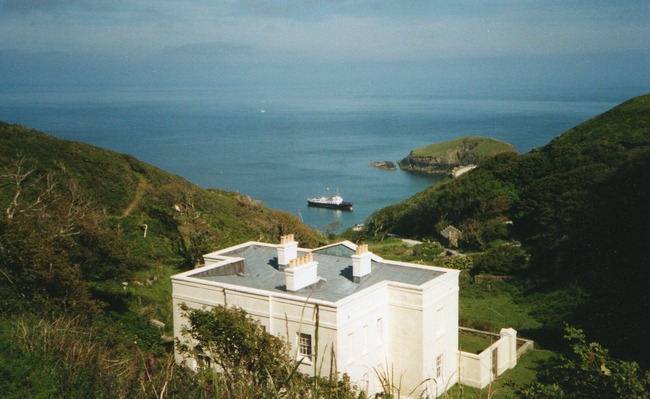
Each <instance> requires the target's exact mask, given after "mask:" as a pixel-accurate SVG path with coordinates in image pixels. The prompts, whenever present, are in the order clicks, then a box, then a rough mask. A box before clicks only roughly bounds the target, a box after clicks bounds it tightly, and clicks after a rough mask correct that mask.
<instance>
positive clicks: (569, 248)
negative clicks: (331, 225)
mask: <svg viewBox="0 0 650 399" xmlns="http://www.w3.org/2000/svg"><path fill="white" fill-rule="evenodd" d="M648 170H650V95H644V96H640V97H637V98H634V99H631V100H629V101H627V102H625V103H623V104H620V105H619V106H617V107H614V108H613V109H611V110H609V111H607V112H605V113H603V114H601V115H598V116H596V117H594V118H592V119H590V120H588V121H586V122H584V123H582V124H580V125H578V126H576V127H575V128H573V129H571V130H569V131H568V132H566V133H564V134H563V135H561V136H559V137H557V138H556V139H554V140H552V141H551V142H550V143H549V144H548V145H546V146H544V147H542V148H539V149H535V150H533V151H531V152H529V153H527V154H524V155H516V154H505V155H500V156H497V157H494V158H492V159H490V160H488V161H486V162H484V163H482V164H481V165H480V166H479V167H478V168H476V169H474V170H473V171H472V172H469V173H467V174H465V175H463V176H461V177H459V178H457V179H446V180H444V181H442V182H441V183H440V184H437V185H435V186H432V187H431V188H429V189H427V190H425V191H423V192H420V193H418V194H416V195H415V196H413V197H412V198H410V199H408V200H405V201H403V202H400V203H397V204H394V205H391V206H389V207H387V208H384V209H381V210H379V211H377V212H375V213H374V214H373V215H372V216H371V217H370V218H369V220H368V221H367V222H366V226H367V229H366V231H365V234H368V235H369V236H374V237H378V238H382V237H387V236H389V235H391V234H396V235H399V236H402V237H413V238H417V237H424V236H436V235H437V234H438V232H439V231H440V230H441V229H443V228H444V227H446V226H447V225H449V224H452V225H454V226H456V227H458V228H459V229H460V230H462V231H463V238H462V239H461V241H460V245H461V246H462V247H463V248H464V249H466V250H467V249H471V250H475V249H478V250H486V254H485V255H482V256H477V259H476V262H477V266H476V268H475V269H474V272H473V273H479V272H484V271H488V272H490V273H496V274H509V273H511V272H513V271H515V272H517V273H518V274H519V277H520V278H521V279H522V280H525V282H524V281H517V282H513V284H527V285H528V288H527V290H528V292H529V294H528V298H530V299H531V300H532V299H533V298H535V297H536V295H535V294H539V295H538V296H540V297H547V298H552V299H553V300H557V301H564V300H565V296H564V294H562V293H563V292H570V291H577V292H579V297H578V298H577V300H569V301H568V302H566V303H565V302H563V303H559V302H552V303H548V304H547V307H548V308H549V309H551V308H552V309H557V310H558V312H556V313H557V315H558V316H556V317H555V318H553V317H551V315H550V314H547V315H545V316H544V317H543V318H544V319H549V321H550V322H551V325H548V326H545V328H547V329H548V330H547V332H548V333H549V334H546V335H550V334H551V333H553V334H555V333H556V332H557V324H558V320H557V318H558V317H560V315H561V317H563V318H564V319H565V320H571V321H573V322H579V323H580V325H581V326H584V327H586V328H589V329H590V331H593V333H594V334H597V335H598V336H597V338H598V340H599V341H600V342H604V343H606V344H607V345H608V347H610V349H611V350H612V351H613V352H614V353H616V354H617V355H622V356H625V357H627V358H634V359H636V360H638V361H639V362H641V363H642V364H643V365H644V366H648V365H649V364H650V363H648V360H647V359H650V346H649V345H647V342H646V341H647V339H646V337H645V336H644V334H643V331H645V327H644V326H645V325H648V324H650V319H649V317H650V316H648V315H650V309H648V306H650V298H648V295H649V294H648V293H649V292H650V286H649V285H648V284H649V283H648V282H649V281H650V278H649V277H648V276H649V274H648V273H649V272H650V269H648V268H647V267H645V265H646V264H647V259H648V258H649V257H650V254H649V253H648V248H649V247H648V245H647V242H646V241H647V237H648V236H650V232H649V231H648V229H649V227H648V226H650V208H648V206H647V204H648V203H650V176H649V172H648ZM494 240H504V241H513V240H516V241H519V242H521V243H522V247H521V248H522V250H523V251H525V254H523V253H520V252H519V251H518V250H515V249H512V248H502V249H493V248H489V245H490V242H492V241H494ZM526 261H527V262H526ZM520 271H521V273H519V272H520ZM552 291H555V292H557V293H558V295H553V294H552V293H551V292H552ZM585 299H586V300H585ZM525 300H529V299H525ZM535 306H536V307H537V305H535ZM540 313H545V312H544V311H543V310H541V307H540ZM546 313H549V312H546ZM550 319H555V320H552V321H551V320H550ZM621 329H622V330H625V331H627V332H628V333H626V335H627V339H625V340H621V339H619V338H618V335H617V334H618V332H619V331H620V330H621Z"/></svg>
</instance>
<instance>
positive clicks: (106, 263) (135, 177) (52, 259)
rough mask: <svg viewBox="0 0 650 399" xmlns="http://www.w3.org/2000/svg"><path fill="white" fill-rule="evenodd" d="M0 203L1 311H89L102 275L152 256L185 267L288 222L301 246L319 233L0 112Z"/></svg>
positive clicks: (272, 235) (119, 273) (155, 263)
mask: <svg viewBox="0 0 650 399" xmlns="http://www.w3.org/2000/svg"><path fill="white" fill-rule="evenodd" d="M0 210H1V211H2V215H1V216H0V272H1V273H0V310H2V311H3V312H8V311H10V309H13V310H20V309H23V308H24V309H33V308H34V307H36V308H42V309H45V310H47V311H51V312H54V313H57V312H60V311H63V312H66V313H69V312H74V311H84V312H90V313H93V312H95V311H96V310H97V309H98V308H97V306H98V305H101V301H97V299H99V298H98V297H97V296H96V294H97V293H96V294H93V290H95V288H93V289H92V290H91V287H97V284H99V285H105V282H106V281H108V280H115V281H119V282H121V281H127V282H128V281H131V280H132V279H133V278H134V276H135V275H134V273H137V272H138V271H146V270H157V269H159V268H160V267H161V265H176V266H174V267H185V268H187V267H192V266H193V265H194V264H195V263H196V262H198V261H199V260H200V256H201V254H203V253H206V252H208V251H210V250H214V249H217V248H219V247H224V246H228V245H232V244H235V243H239V242H242V241H247V240H253V239H254V240H267V241H275V240H278V239H279V236H280V235H281V234H284V233H287V232H292V233H295V234H296V237H297V239H298V240H299V241H301V242H302V243H303V244H304V245H307V246H311V245H316V244H318V243H320V242H321V240H322V238H321V235H320V234H319V233H318V232H316V231H314V230H312V229H310V228H308V227H306V226H305V225H303V224H302V223H300V222H299V221H298V220H297V219H296V218H295V217H293V216H291V215H289V214H287V213H284V212H279V211H275V210H271V209H268V208H266V207H265V206H264V205H263V204H262V203H260V202H258V201H255V200H253V199H251V198H249V197H246V196H242V195H239V194H235V193H231V192H225V191H221V190H206V189H202V188H200V187H198V186H196V185H194V184H192V183H190V182H188V181H186V180H184V179H182V178H180V177H178V176H174V175H171V174H169V173H166V172H163V171H161V170H159V169H157V168H155V167H153V166H151V165H148V164H146V163H144V162H140V161H138V160H137V159H135V158H133V157H132V156H129V155H123V154H118V153H115V152H112V151H107V150H103V149H100V148H97V147H93V146H90V145H86V144H82V143H76V142H69V141H64V140H59V139H56V138H53V137H51V136H48V135H46V134H43V133H40V132H37V131H34V130H31V129H28V128H25V127H23V126H18V125H9V124H6V123H1V122H0ZM181 265H183V266H181ZM178 270H180V269H178ZM158 274H159V273H158ZM100 297H102V295H100ZM102 298H103V297H102ZM104 299H105V298H104ZM73 304H74V305H73Z"/></svg>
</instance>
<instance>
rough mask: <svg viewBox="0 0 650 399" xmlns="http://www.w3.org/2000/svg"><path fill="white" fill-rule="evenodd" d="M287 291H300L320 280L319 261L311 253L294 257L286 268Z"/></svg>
mask: <svg viewBox="0 0 650 399" xmlns="http://www.w3.org/2000/svg"><path fill="white" fill-rule="evenodd" d="M284 275H285V277H286V282H287V291H298V290H299V289H301V288H305V287H308V286H310V285H312V284H315V283H316V282H317V281H318V262H316V261H314V257H313V255H312V254H311V253H308V254H307V255H304V256H301V257H300V258H296V259H293V260H292V261H291V262H289V267H287V268H285V269H284Z"/></svg>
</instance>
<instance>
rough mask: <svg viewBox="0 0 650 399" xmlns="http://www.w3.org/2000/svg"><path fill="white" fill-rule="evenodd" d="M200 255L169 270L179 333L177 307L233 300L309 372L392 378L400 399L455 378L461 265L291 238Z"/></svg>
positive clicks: (436, 391)
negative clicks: (196, 261) (199, 263)
mask: <svg viewBox="0 0 650 399" xmlns="http://www.w3.org/2000/svg"><path fill="white" fill-rule="evenodd" d="M204 260H205V266H203V267H201V268H198V269H194V270H191V271H188V272H184V273H180V274H177V275H175V276H172V287H173V307H174V334H175V336H176V338H178V339H183V337H182V336H181V333H180V332H181V329H182V326H183V325H184V324H185V323H186V320H184V318H183V316H182V313H181V311H180V309H179V305H180V304H182V303H185V304H186V305H188V306H189V307H191V308H202V307H207V308H209V307H211V306H216V305H227V306H237V307H240V308H242V309H244V310H246V311H247V312H248V313H249V314H250V315H252V316H253V317H255V318H257V319H258V320H259V321H260V322H261V324H262V325H263V326H264V328H265V329H266V331H267V332H269V333H271V334H275V335H277V336H280V337H283V338H285V339H286V340H288V342H289V343H290V344H291V345H292V348H293V350H294V353H295V356H296V358H302V359H303V363H302V365H301V366H300V367H301V371H303V372H305V373H308V374H313V372H314V368H316V369H317V370H318V372H319V373H320V374H321V375H329V373H330V368H331V367H335V371H337V372H339V373H347V374H348V375H349V376H350V378H351V380H352V381H354V382H355V383H357V384H358V385H359V387H360V388H361V389H367V390H368V392H369V393H370V394H373V393H376V392H380V391H381V385H380V383H379V376H384V375H391V376H392V380H393V383H394V384H395V385H396V386H399V387H400V394H401V395H403V396H407V395H409V394H413V395H415V396H419V395H420V393H422V392H423V391H426V392H427V393H428V394H429V395H431V396H438V395H440V394H441V393H443V392H444V391H445V390H447V389H448V388H449V387H451V386H452V385H454V384H455V383H456V382H458V381H459V377H460V374H461V370H460V367H461V364H460V352H459V350H458V274H459V272H458V271H456V270H453V269H446V268H439V267H433V266H420V265H415V264H411V263H404V262H394V261H388V260H384V259H382V258H381V257H379V256H377V255H375V254H372V253H371V252H368V248H367V245H356V244H354V243H351V242H349V241H343V242H340V243H338V244H333V245H328V246H325V247H321V248H316V249H312V250H309V249H303V248H299V247H298V243H297V242H296V241H294V238H293V235H287V236H283V237H282V239H281V242H280V244H268V243H261V242H247V243H244V244H241V245H237V246H234V247H230V248H227V249H223V250H220V251H217V252H213V253H210V254H207V255H205V256H204ZM317 318H318V322H317V320H316V319H317ZM317 326H318V348H316V347H315V345H316V339H315V337H316V327H317ZM515 335H516V333H515ZM332 354H334V358H332ZM178 356H179V360H181V359H182V357H181V355H178ZM502 357H503V356H502ZM506 358H507V359H510V355H507V356H506ZM185 360H187V361H188V362H189V364H190V365H191V366H194V367H196V361H195V359H185ZM469 361H471V360H469ZM314 362H315V363H316V367H314ZM515 363H516V358H515ZM466 367H473V366H466ZM479 367H480V365H479ZM476 380H477V381H478V379H476Z"/></svg>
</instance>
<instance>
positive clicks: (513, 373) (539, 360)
mask: <svg viewBox="0 0 650 399" xmlns="http://www.w3.org/2000/svg"><path fill="white" fill-rule="evenodd" d="M554 356H556V355H555V353H553V352H551V351H548V350H540V349H533V350H531V351H528V352H526V353H524V354H523V355H522V356H521V358H519V360H518V361H517V366H516V367H515V368H513V369H510V370H508V371H506V372H505V373H503V374H502V375H500V376H499V377H498V378H497V379H496V380H495V381H494V382H492V384H490V385H488V386H487V387H485V388H484V389H478V388H471V387H467V386H460V385H458V384H456V385H455V386H453V387H452V388H451V390H449V391H448V392H447V396H446V397H449V398H472V399H479V398H486V399H488V398H490V399H514V398H516V397H517V396H516V395H515V392H516V389H517V387H521V386H524V385H526V384H528V383H530V382H531V381H532V380H533V379H534V378H535V376H536V375H537V373H538V372H539V371H540V370H542V369H543V368H544V367H545V366H546V364H547V362H548V361H549V360H550V359H552V358H553V357H554Z"/></svg>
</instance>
